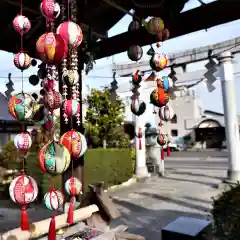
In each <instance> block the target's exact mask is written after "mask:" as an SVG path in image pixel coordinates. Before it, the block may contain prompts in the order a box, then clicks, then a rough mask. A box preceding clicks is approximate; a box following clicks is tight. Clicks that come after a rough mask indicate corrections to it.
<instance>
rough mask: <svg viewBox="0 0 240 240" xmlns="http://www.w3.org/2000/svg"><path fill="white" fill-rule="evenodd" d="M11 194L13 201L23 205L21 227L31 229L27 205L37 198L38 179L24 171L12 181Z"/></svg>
mask: <svg viewBox="0 0 240 240" xmlns="http://www.w3.org/2000/svg"><path fill="white" fill-rule="evenodd" d="M9 195H10V198H11V199H12V200H13V202H15V203H18V204H19V205H20V206H21V229H22V230H29V229H30V226H29V222H28V214H27V211H26V206H27V205H28V204H29V203H31V202H33V201H34V200H35V199H36V198H37V195H38V187H37V183H36V181H35V180H34V179H33V178H32V177H30V176H27V175H25V174H24V173H22V174H21V175H20V176H18V177H16V178H14V179H13V181H12V182H11V184H10V186H9Z"/></svg>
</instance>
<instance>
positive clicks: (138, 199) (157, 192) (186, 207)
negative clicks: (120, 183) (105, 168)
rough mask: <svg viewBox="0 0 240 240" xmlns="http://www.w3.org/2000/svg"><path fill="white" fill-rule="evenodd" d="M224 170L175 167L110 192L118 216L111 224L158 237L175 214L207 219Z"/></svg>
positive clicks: (147, 236)
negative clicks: (144, 180) (165, 173)
mask: <svg viewBox="0 0 240 240" xmlns="http://www.w3.org/2000/svg"><path fill="white" fill-rule="evenodd" d="M225 174H226V173H225V171H224V170H212V169H211V170H206V169H204V170H201V169H191V170H190V169H185V170H184V169H180V168H179V169H178V170H177V171H173V172H171V173H169V174H168V175H167V176H166V177H164V178H159V177H152V178H150V179H148V180H147V182H145V183H137V184H135V185H133V186H130V187H128V188H125V189H122V190H119V191H117V192H113V193H111V196H112V198H113V199H114V202H115V203H116V204H117V205H118V207H119V209H120V211H121V213H122V217H121V218H120V219H117V220H114V221H113V223H112V225H113V226H116V225H118V224H125V225H128V226H129V232H132V233H135V234H139V235H142V236H145V237H146V239H151V240H152V239H154V240H155V239H158V240H160V239H161V228H162V227H164V226H165V225H167V224H168V223H170V222H171V221H173V220H175V219H176V218H177V217H179V216H189V217H191V216H193V217H199V218H209V212H210V210H211V204H212V199H211V198H212V197H214V196H216V195H218V194H219V193H220V190H219V189H216V188H215V186H216V185H217V184H218V183H220V182H221V180H222V179H223V178H224V177H225Z"/></svg>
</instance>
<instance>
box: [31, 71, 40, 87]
mask: <svg viewBox="0 0 240 240" xmlns="http://www.w3.org/2000/svg"><path fill="white" fill-rule="evenodd" d="M29 83H30V84H32V85H33V86H36V85H38V83H39V77H38V76H37V75H35V74H34V75H31V76H30V77H29Z"/></svg>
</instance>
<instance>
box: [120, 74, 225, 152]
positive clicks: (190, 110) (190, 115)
mask: <svg viewBox="0 0 240 240" xmlns="http://www.w3.org/2000/svg"><path fill="white" fill-rule="evenodd" d="M119 82H120V83H121V84H119V85H118V86H119V87H118V90H117V94H118V95H119V96H120V98H121V99H122V100H123V102H124V103H125V105H126V108H125V120H126V121H127V122H133V123H134V115H133V114H132V112H131V108H130V107H131V96H132V95H133V93H132V91H131V89H132V84H131V82H130V79H126V78H125V79H122V80H119ZM155 88H156V85H155V84H154V83H153V82H145V83H144V87H143V89H142V91H141V93H140V96H139V98H140V99H141V100H142V101H144V102H145V103H146V106H147V108H146V111H145V113H144V114H143V115H142V118H141V119H143V121H144V124H146V123H151V125H152V126H153V127H158V123H159V118H158V109H157V108H154V107H153V105H152V104H151V103H150V94H151V92H152V91H153V90H154V89H155ZM175 95H176V97H175V99H174V100H170V101H169V104H170V105H171V107H172V108H173V110H174V113H175V116H174V118H173V119H172V120H171V121H170V122H168V123H164V126H163V131H164V132H166V133H168V136H169V138H170V140H171V142H175V143H178V144H186V143H188V144H192V145H193V146H195V147H197V148H203V147H204V148H205V147H211V143H208V139H205V140H204V142H202V141H201V142H200V141H199V140H198V139H196V131H195V130H196V129H197V128H201V129H206V128H207V129H208V130H209V131H208V132H211V131H210V129H211V130H213V129H215V128H222V127H224V117H223V114H221V113H216V112H213V111H209V110H206V109H204V108H203V106H202V104H201V100H200V98H199V97H198V96H196V95H195V92H194V90H190V91H176V92H175ZM154 110H156V111H155V112H156V114H154V113H153V112H154ZM215 130H216V129H215ZM213 138H215V135H214V136H212V135H211V137H210V138H209V139H210V140H211V141H210V142H212V141H215V140H213ZM221 138H222V137H221ZM223 138H224V136H223ZM196 140H198V141H196ZM216 141H217V140H216ZM220 141H221V142H222V140H221V139H220ZM219 144H220V143H217V144H215V145H219Z"/></svg>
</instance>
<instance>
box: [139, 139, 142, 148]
mask: <svg viewBox="0 0 240 240" xmlns="http://www.w3.org/2000/svg"><path fill="white" fill-rule="evenodd" d="M138 148H139V150H142V141H141V138H139V147H138Z"/></svg>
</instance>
